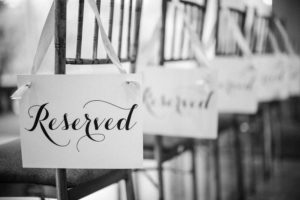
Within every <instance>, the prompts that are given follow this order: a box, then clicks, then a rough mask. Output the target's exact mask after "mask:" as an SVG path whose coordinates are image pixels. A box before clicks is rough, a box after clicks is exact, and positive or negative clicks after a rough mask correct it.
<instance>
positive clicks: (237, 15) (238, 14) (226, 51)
mask: <svg viewBox="0 0 300 200" xmlns="http://www.w3.org/2000/svg"><path fill="white" fill-rule="evenodd" d="M229 12H230V15H231V16H232V18H233V20H235V21H236V22H237V24H238V26H239V27H240V29H241V30H242V32H243V30H244V24H245V18H246V11H245V10H239V9H237V8H229ZM222 18H223V12H222V8H221V7H220V4H219V9H218V22H217V29H216V31H217V33H216V37H217V42H216V55H223V56H225V55H226V56H230V55H241V54H242V52H241V50H240V49H239V47H238V45H237V43H236V41H235V40H234V38H232V34H230V32H227V31H229V29H228V27H224V25H222V24H221V23H223V22H222V21H221V20H222Z"/></svg>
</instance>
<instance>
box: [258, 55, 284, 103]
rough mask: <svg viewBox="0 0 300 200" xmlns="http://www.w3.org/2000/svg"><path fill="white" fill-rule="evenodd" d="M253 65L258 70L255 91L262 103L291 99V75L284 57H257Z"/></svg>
mask: <svg viewBox="0 0 300 200" xmlns="http://www.w3.org/2000/svg"><path fill="white" fill-rule="evenodd" d="M253 64H254V66H255V68H256V70H257V78H256V81H255V89H256V94H257V98H258V100H259V101H260V102H268V101H273V100H284V99H286V98H288V97H289V90H288V84H289V83H288V76H289V74H288V70H287V69H286V68H287V66H286V63H285V59H284V57H283V56H282V55H279V54H278V55H277V54H274V55H261V56H258V55H257V56H254V57H253Z"/></svg>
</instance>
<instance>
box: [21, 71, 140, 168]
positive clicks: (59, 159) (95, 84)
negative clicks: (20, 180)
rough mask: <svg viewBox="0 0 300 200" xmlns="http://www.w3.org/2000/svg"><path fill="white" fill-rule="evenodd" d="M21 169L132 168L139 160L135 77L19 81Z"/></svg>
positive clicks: (23, 78)
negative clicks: (21, 90)
mask: <svg viewBox="0 0 300 200" xmlns="http://www.w3.org/2000/svg"><path fill="white" fill-rule="evenodd" d="M28 82H31V87H30V88H29V90H28V91H27V92H26V93H25V94H24V95H23V97H22V99H21V100H20V125H21V127H20V131H21V144H22V159H23V167H36V168H138V167H141V166H142V160H143V136H142V114H141V104H142V96H141V88H140V76H138V75H107V74H106V75H24V76H19V77H18V85H19V86H21V85H24V84H26V83H28Z"/></svg>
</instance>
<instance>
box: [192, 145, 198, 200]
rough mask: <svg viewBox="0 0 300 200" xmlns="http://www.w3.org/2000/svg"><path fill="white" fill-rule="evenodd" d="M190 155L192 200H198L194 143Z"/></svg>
mask: <svg viewBox="0 0 300 200" xmlns="http://www.w3.org/2000/svg"><path fill="white" fill-rule="evenodd" d="M191 154H192V173H191V175H192V185H193V199H194V200H198V183H197V164H196V163H197V162H196V161H197V159H196V156H197V155H196V142H194V144H193V147H192V149H191Z"/></svg>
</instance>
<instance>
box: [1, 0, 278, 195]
mask: <svg viewBox="0 0 300 200" xmlns="http://www.w3.org/2000/svg"><path fill="white" fill-rule="evenodd" d="M171 1H172V0H162V5H161V13H162V17H161V24H162V25H161V29H160V30H159V32H160V38H159V40H160V48H159V49H160V50H159V64H160V65H161V66H162V67H163V66H164V65H165V64H166V63H168V62H175V61H185V60H193V59H194V55H193V53H192V52H191V51H190V41H188V40H187V38H188V37H187V36H186V35H185V32H184V31H181V29H176V26H175V25H176V24H179V23H180V20H182V19H180V17H179V15H178V12H177V11H176V9H175V10H174V7H172V5H171V3H172V2H171ZM207 1H209V0H206V1H204V3H203V4H198V3H195V2H194V1H188V0H181V1H180V4H183V5H184V11H185V12H186V13H188V15H189V17H190V18H191V24H192V25H193V26H194V28H195V30H196V33H197V34H198V36H199V38H202V34H203V24H204V18H205V13H206V7H207V3H208V2H207ZM120 2H121V4H120V7H119V8H118V9H117V10H116V6H115V4H114V3H115V0H109V3H110V10H109V18H108V28H107V34H108V37H109V39H110V40H111V41H112V40H115V38H114V37H113V36H117V43H116V44H117V45H116V46H115V47H116V51H117V52H118V56H119V58H120V60H121V61H122V62H130V63H131V71H132V72H135V71H136V69H137V68H138V67H139V66H138V63H137V62H136V61H137V58H138V49H139V46H140V45H139V37H140V31H141V30H140V20H141V16H142V10H143V9H142V7H143V0H129V1H126V2H125V1H124V0H121V1H120ZM70 3H72V2H70ZM96 3H97V6H98V9H99V11H100V13H101V8H102V7H101V5H102V4H103V1H100V0H96ZM84 4H85V1H84V0H79V3H78V20H77V38H76V53H75V56H73V57H67V56H66V49H65V48H66V26H67V20H66V12H67V2H66V1H64V0H55V15H56V18H55V19H56V21H55V73H56V74H65V73H66V64H70V65H87V64H88V65H96V64H97V65H98V64H108V63H111V61H110V59H108V57H107V56H104V57H98V51H99V49H98V48H99V42H98V32H99V27H98V25H97V23H96V22H95V23H94V32H93V45H92V46H93V49H92V55H91V58H82V56H81V54H82V53H81V52H82V50H83V48H82V42H83V27H84V26H83V25H84V12H85V11H84ZM127 4H128V5H127ZM172 9H173V10H172ZM219 11H220V12H218V21H217V28H216V31H215V32H216V38H217V40H216V41H217V44H216V49H215V52H216V55H222V56H242V52H241V50H240V49H239V48H238V46H237V45H236V43H235V42H234V41H233V40H231V41H228V38H224V35H225V32H224V31H225V30H222V24H221V18H222V12H221V6H220V3H219ZM247 11H248V10H247V9H246V8H245V9H244V10H239V9H236V8H230V13H231V15H232V16H233V17H234V19H235V20H237V22H238V24H239V26H240V28H241V29H242V30H243V28H244V24H245V19H246V16H247ZM170 12H171V13H172V15H170V14H169V13H170ZM115 13H119V19H118V20H117V21H118V22H119V24H118V27H119V29H118V34H113V33H114V29H113V27H114V25H115V24H114V22H115V21H116V20H115V19H114V17H115ZM125 14H127V15H128V20H127V22H125V21H124V18H125V17H124V16H125ZM170 22H171V23H173V26H168V24H170ZM271 26H272V17H271V16H268V17H265V16H259V15H258V14H256V15H255V23H254V26H253V28H252V32H251V33H250V37H249V39H250V40H249V43H250V46H251V48H252V51H253V53H257V54H262V53H267V52H269V51H270V49H269V47H268V42H267V37H266V30H267V28H270V27H271ZM169 27H171V28H172V30H168V28H169ZM125 30H126V31H127V34H126V35H125V34H123V33H124V32H125ZM244 34H248V33H246V32H244ZM166 44H169V48H166V46H167V45H166ZM175 45H178V46H179V47H180V48H179V49H180V51H179V52H174V49H175V48H174V46H175ZM123 49H126V54H125V55H124V54H122V51H123ZM184 52H187V53H184ZM225 67H226V66H225ZM279 104H280V103H279V102H273V103H272V104H265V105H261V106H260V110H259V112H258V114H256V115H255V116H245V115H243V116H240V115H226V116H225V115H224V116H223V115H221V116H220V120H219V121H220V122H219V128H218V131H219V138H218V139H216V140H196V139H191V138H176V137H169V136H168V137H166V136H162V135H157V136H153V135H149V134H147V133H145V134H144V158H145V159H152V160H155V161H156V162H157V167H156V169H155V170H156V172H157V176H158V183H157V187H158V194H159V199H160V200H163V199H165V188H164V185H165V184H164V182H165V180H164V166H163V165H164V163H166V162H167V161H170V160H172V159H174V158H176V157H178V156H180V155H182V154H183V153H186V152H190V154H191V167H192V169H191V170H190V173H191V177H192V186H193V199H195V200H196V199H199V196H200V195H199V192H198V189H199V187H201V186H199V184H198V181H199V180H198V178H197V174H198V173H199V172H197V170H198V168H197V150H199V147H201V148H205V149H206V152H207V154H208V158H207V160H206V161H207V162H208V163H209V167H208V168H207V170H208V171H207V172H206V173H207V174H211V177H213V179H212V182H213V184H212V185H214V186H213V188H214V194H215V195H214V197H215V199H216V200H220V199H223V198H224V197H225V198H226V197H227V198H228V197H229V196H230V195H231V194H229V196H226V195H227V193H226V194H224V190H228V191H229V190H232V191H233V192H234V193H235V194H234V195H236V196H237V199H239V200H243V199H245V198H246V196H245V194H247V193H253V192H254V191H255V185H256V183H257V180H255V179H256V177H257V176H256V175H255V174H258V171H257V170H261V172H262V174H263V176H264V177H265V178H266V179H267V178H268V177H269V176H270V174H271V169H272V166H273V165H272V159H273V158H272V156H273V155H274V153H273V152H272V144H270V140H272V137H273V136H272V135H270V134H273V133H270V131H268V130H264V129H268V127H269V126H272V125H273V124H270V118H271V117H270V114H272V118H274V119H276V114H274V112H279V110H278V108H279V106H278V105H279ZM261 119H263V120H261ZM261 122H263V123H261ZM245 127H246V128H245ZM247 127H248V128H247ZM262 132H263V133H262ZM248 139H249V140H248ZM276 145H278V144H276ZM228 151H230V153H231V154H232V156H233V158H234V162H233V163H231V165H233V166H235V167H234V168H235V170H234V171H233V172H232V173H233V174H235V175H234V177H235V179H236V180H235V181H234V182H235V183H236V184H234V186H232V185H231V186H230V185H229V184H228V183H227V182H224V180H225V179H227V178H228V177H227V174H226V173H224V172H223V170H224V168H223V166H224V165H226V162H228V159H227V158H226V156H228V155H229V154H227V153H228ZM226 152H227V153H226ZM276 153H277V155H276V156H278V154H280V153H279V152H276ZM246 155H247V156H246ZM257 157H258V159H261V162H260V165H259V167H258V166H257ZM245 158H247V159H248V160H245ZM226 159H227V160H226ZM0 161H1V162H0V163H1V166H0V188H1V189H0V196H4V197H9V196H36V197H40V198H41V199H43V198H45V197H51V198H58V199H61V200H65V199H70V200H71V199H79V198H82V197H84V196H87V195H88V194H91V193H93V192H95V191H98V190H101V189H102V188H104V187H107V186H109V185H111V184H114V183H117V182H119V181H121V180H125V183H126V193H127V199H139V198H140V197H139V196H137V195H136V193H135V192H134V181H133V178H132V174H133V173H134V174H141V173H142V174H144V173H145V172H147V170H152V169H147V168H145V169H142V170H134V171H133V170H87V169H56V170H54V169H23V168H22V165H21V152H20V144H19V141H14V142H12V143H8V144H5V145H1V146H0ZM245 162H246V163H245ZM227 164H228V163H227ZM245 166H247V168H245ZM245 170H247V172H245ZM207 184H209V183H208V181H207ZM229 187H233V189H232V188H231V189H229ZM136 188H137V187H136Z"/></svg>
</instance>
